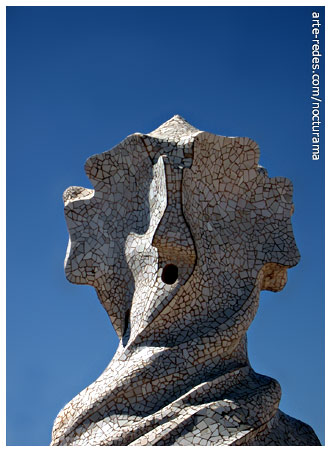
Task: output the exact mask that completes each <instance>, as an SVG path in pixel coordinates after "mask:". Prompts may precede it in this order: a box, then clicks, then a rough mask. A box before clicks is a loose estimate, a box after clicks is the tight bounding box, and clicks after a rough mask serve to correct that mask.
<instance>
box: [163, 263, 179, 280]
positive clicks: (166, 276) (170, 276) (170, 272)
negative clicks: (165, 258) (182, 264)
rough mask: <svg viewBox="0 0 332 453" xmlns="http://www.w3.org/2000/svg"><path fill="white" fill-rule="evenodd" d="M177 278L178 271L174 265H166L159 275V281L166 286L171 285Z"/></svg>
mask: <svg viewBox="0 0 332 453" xmlns="http://www.w3.org/2000/svg"><path fill="white" fill-rule="evenodd" d="M178 276H179V269H178V268H177V266H175V264H166V266H165V267H164V269H163V273H162V274H161V279H162V281H163V282H164V283H166V284H167V285H172V284H173V283H174V282H176V280H177V279H178Z"/></svg>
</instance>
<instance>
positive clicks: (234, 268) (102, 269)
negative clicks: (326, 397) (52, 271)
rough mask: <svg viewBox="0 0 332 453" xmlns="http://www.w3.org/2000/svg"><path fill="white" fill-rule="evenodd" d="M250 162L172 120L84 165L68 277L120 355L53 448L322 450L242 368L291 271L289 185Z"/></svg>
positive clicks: (224, 142) (269, 389)
mask: <svg viewBox="0 0 332 453" xmlns="http://www.w3.org/2000/svg"><path fill="white" fill-rule="evenodd" d="M258 158H259V148H258V145H257V144H256V143H255V142H254V141H253V140H251V139H249V138H239V137H223V136H217V135H214V134H210V133H207V132H202V131H199V130H198V129H196V128H194V127H193V126H191V125H190V124H188V123H187V122H186V121H185V120H184V119H183V118H181V117H180V116H178V115H176V116H174V117H173V118H171V119H170V120H169V121H167V122H166V123H164V124H162V125H161V126H160V127H159V128H158V129H156V130H155V131H153V132H151V133H150V134H141V133H136V134H133V135H130V136H129V137H127V138H126V139H125V140H124V141H122V142H121V143H120V144H119V145H117V146H116V147H114V148H113V149H111V150H110V151H107V152H105V153H102V154H97V155H94V156H92V157H90V158H89V159H88V160H87V162H86V164H85V171H86V173H87V175H88V177H89V179H90V180H91V182H92V184H93V187H94V189H93V190H91V189H84V188H82V187H70V188H69V189H67V190H66V191H65V193H64V202H65V215H66V221H67V226H68V229H69V234H70V240H69V245H68V250H67V254H66V259H65V272H66V276H67V278H68V280H69V281H70V282H72V283H77V284H88V285H92V286H93V287H94V288H95V289H96V291H97V294H98V298H99V300H100V301H101V303H102V305H103V306H104V308H105V310H106V311H107V313H108V315H109V317H110V320H111V322H112V324H113V326H114V328H115V330H116V332H117V334H118V336H119V338H120V344H119V347H118V350H117V352H116V354H115V356H114V358H113V360H112V361H111V363H110V364H109V365H108V367H107V368H106V370H105V371H104V372H103V373H102V375H101V376H100V377H99V378H98V379H97V380H96V381H95V382H94V383H92V384H91V385H89V386H88V387H87V388H86V389H85V390H83V391H82V392H81V393H80V394H79V395H77V396H76V397H75V398H74V399H73V400H72V401H70V402H69V403H68V404H67V405H66V406H65V407H64V409H63V410H62V411H61V412H60V413H59V415H58V417H57V418H56V421H55V424H54V428H53V436H52V445H320V443H319V440H318V438H317V437H316V435H315V433H314V431H313V430H312V428H310V427H309V426H308V425H306V424H305V423H303V422H301V421H299V420H296V419H294V418H291V417H289V416H288V415H286V414H284V413H283V412H281V411H280V410H279V409H278V406H279V400H280V396H281V391H280V386H279V384H278V382H277V381H276V380H274V379H272V378H269V377H266V376H262V375H259V374H257V373H255V372H254V371H253V369H252V368H251V366H250V363H249V360H248V357H247V347H246V331H247V329H248V327H249V326H250V323H251V322H252V320H253V319H254V316H255V313H256V311H257V308H258V301H259V293H260V291H261V290H270V291H280V290H281V289H282V288H283V287H284V285H285V283H286V279H287V269H288V268H290V267H292V266H295V265H296V264H297V263H298V261H299V252H298V249H297V247H296V244H295V241H294V237H293V231H292V225H291V215H292V212H293V204H292V184H291V182H290V181H289V180H288V179H285V178H280V177H278V178H269V177H268V175H267V172H266V170H265V169H264V168H262V167H260V166H259V165H258Z"/></svg>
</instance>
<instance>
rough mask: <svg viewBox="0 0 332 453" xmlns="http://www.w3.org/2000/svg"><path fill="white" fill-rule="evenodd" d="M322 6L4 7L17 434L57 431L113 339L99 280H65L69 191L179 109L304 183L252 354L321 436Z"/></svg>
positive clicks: (296, 413) (293, 410) (11, 426)
mask: <svg viewBox="0 0 332 453" xmlns="http://www.w3.org/2000/svg"><path fill="white" fill-rule="evenodd" d="M313 10H315V11H319V12H320V15H321V17H322V18H323V16H324V9H323V8H322V7H260V8H258V7H217V8H214V7H7V445H48V444H49V442H50V436H51V429H52V425H53V421H54V419H55V417H56V415H57V413H58V412H59V410H60V409H61V408H62V407H63V406H64V405H65V404H66V403H67V402H68V401H69V400H71V399H72V398H73V397H74V396H75V395H76V394H77V393H79V392H80V391H81V390H82V389H83V388H85V387H86V386H87V385H89V384H90V383H91V382H92V381H94V380H95V379H96V378H97V377H98V376H99V375H100V373H101V372H102V371H103V370H104V368H105V367H106V365H107V364H108V363H109V361H110V360H111V358H112V355H113V354H114V352H115V349H116V346H117V337H116V335H115V333H114V330H113V328H112V326H111V324H110V322H109V320H108V318H107V315H106V312H105V311H104V309H103V308H102V306H101V305H100V303H99V301H98V299H97V296H96V294H95V292H94V290H93V289H92V288H91V287H88V286H76V285H72V284H70V283H69V282H67V281H66V279H65V276H64V271H63V260H64V256H65V251H66V247H67V241H68V233H67V230H66V225H65V220H64V215H63V204H62V193H63V191H64V190H65V189H66V188H67V187H68V186H70V185H82V186H86V187H91V184H90V183H89V181H88V179H87V177H86V176H85V173H84V168H83V166H84V162H85V160H86V159H87V158H88V157H89V156H91V155H92V154H96V153H100V152H103V151H105V150H107V149H109V148H111V147H113V146H114V145H116V144H117V143H119V142H120V141H121V140H122V139H124V138H125V137H126V136H127V135H129V134H131V133H134V132H143V133H146V132H149V131H151V130H153V129H155V128H156V127H157V126H159V125H160V124H161V123H162V122H164V121H166V120H167V119H169V118H170V117H171V116H173V115H174V114H180V115H182V116H183V117H184V118H186V119H187V120H188V121H189V122H190V123H191V124H193V125H194V126H196V127H197V128H199V129H201V130H206V131H209V132H213V133H215V134H220V135H230V136H249V137H251V138H252V139H254V140H255V141H256V142H257V143H258V144H259V145H260V149H261V159H260V164H261V165H263V166H265V167H266V168H267V170H268V172H269V175H270V176H286V177H288V178H290V179H291V180H292V181H293V184H294V203H295V214H294V216H293V227H294V233H295V238H296V241H297V245H298V248H299V250H300V253H301V256H302V258H301V261H300V263H299V264H298V266H297V267H295V268H293V269H291V270H289V271H288V283H287V285H286V287H285V289H284V290H283V291H282V292H280V293H270V292H263V293H262V294H261V302H260V308H259V311H258V314H257V317H256V319H255V320H254V322H253V324H252V326H251V327H250V329H249V333H248V339H249V358H250V362H251V364H252V366H253V368H254V369H255V370H256V371H257V372H260V373H263V374H267V375H268V376H271V377H274V378H276V379H277V380H278V381H279V382H280V384H281V387H282V391H283V396H282V399H281V404H280V408H281V409H282V410H283V411H285V412H286V413H288V414H289V415H291V416H293V417H295V418H299V419H301V420H302V421H304V422H306V423H308V424H310V425H311V426H312V427H313V428H314V429H315V431H316V433H317V435H318V436H319V438H320V440H321V442H322V443H323V442H324V267H323V266H324V265H323V263H324V153H323V152H321V159H320V160H319V161H312V159H311V104H310V96H311V39H312V35H311V13H312V11H313ZM321 31H322V30H321ZM320 38H323V35H321V36H320ZM322 50H323V52H324V49H323V48H322ZM323 52H322V53H323ZM323 88H324V86H323V80H321V89H322V90H323Z"/></svg>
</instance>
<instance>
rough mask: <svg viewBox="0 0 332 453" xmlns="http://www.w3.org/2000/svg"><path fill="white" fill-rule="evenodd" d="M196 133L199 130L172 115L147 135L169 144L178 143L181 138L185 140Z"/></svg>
mask: <svg viewBox="0 0 332 453" xmlns="http://www.w3.org/2000/svg"><path fill="white" fill-rule="evenodd" d="M198 132H200V130H199V129H196V127H194V126H192V125H191V124H189V123H188V122H187V121H186V120H185V119H184V118H182V116H180V115H174V116H173V117H172V118H170V119H169V120H168V121H166V122H165V123H163V124H161V125H160V126H159V127H158V128H157V129H155V130H154V131H152V132H150V133H149V134H148V135H150V136H152V137H156V138H161V139H163V140H167V141H169V142H178V141H179V140H181V138H184V137H186V138H187V137H189V136H191V135H194V134H197V133H198Z"/></svg>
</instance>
